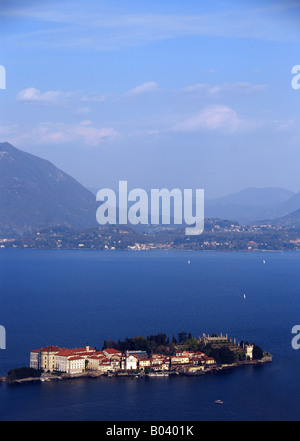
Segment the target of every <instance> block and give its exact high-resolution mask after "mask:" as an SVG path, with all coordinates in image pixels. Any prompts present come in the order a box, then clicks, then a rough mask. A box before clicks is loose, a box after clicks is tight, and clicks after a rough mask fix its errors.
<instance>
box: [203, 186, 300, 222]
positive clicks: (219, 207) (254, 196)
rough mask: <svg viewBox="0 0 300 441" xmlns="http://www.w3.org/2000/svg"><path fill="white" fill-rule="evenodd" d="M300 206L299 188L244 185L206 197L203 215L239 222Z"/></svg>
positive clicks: (276, 215) (277, 215)
mask: <svg viewBox="0 0 300 441" xmlns="http://www.w3.org/2000/svg"><path fill="white" fill-rule="evenodd" d="M298 209H300V192H299V193H293V192H291V191H289V190H285V189H284V188H273V187H270V188H247V189H245V190H242V191H239V192H237V193H233V194H230V195H229V196H225V197H222V198H218V199H213V200H206V201H205V217H207V218H221V219H233V220H236V221H238V222H240V223H241V224H251V223H254V222H255V223H258V222H259V221H260V220H265V219H269V220H272V219H277V218H280V217H283V216H286V215H288V214H290V213H291V212H293V211H296V210H298Z"/></svg>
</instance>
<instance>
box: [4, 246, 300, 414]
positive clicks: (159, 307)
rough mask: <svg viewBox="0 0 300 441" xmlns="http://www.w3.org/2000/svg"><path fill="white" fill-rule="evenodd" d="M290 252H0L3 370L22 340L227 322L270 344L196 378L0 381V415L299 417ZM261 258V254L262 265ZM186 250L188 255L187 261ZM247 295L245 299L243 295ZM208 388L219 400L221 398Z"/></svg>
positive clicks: (22, 360)
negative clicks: (265, 359) (260, 359)
mask: <svg viewBox="0 0 300 441" xmlns="http://www.w3.org/2000/svg"><path fill="white" fill-rule="evenodd" d="M299 258H300V254H299V253H226V252H224V253H222V252H220V253H219V252H178V251H172V252H171V251H168V252H167V251H153V252H127V251H83V250H80V251H61V250H60V251H57V250H49V251H47V250H1V251H0V300H1V303H0V324H1V325H3V326H5V328H6V346H7V349H6V350H0V375H6V373H7V371H8V370H9V369H12V368H15V367H21V366H26V365H27V366H28V365H29V352H30V350H31V349H35V348H39V347H43V346H47V345H50V344H51V345H58V346H62V347H81V346H85V345H86V344H89V345H90V346H93V347H97V348H99V349H101V348H102V345H103V341H104V340H105V339H112V340H118V339H124V338H125V337H134V336H137V335H142V336H147V335H150V334H156V333H160V332H163V333H166V334H167V335H168V336H169V337H170V338H172V336H173V335H175V336H177V334H178V332H181V331H186V332H191V333H192V334H193V335H194V336H201V335H202V334H203V332H204V333H206V334H212V333H214V332H216V333H220V332H223V333H224V334H225V333H228V335H229V336H230V337H232V338H236V339H237V341H240V340H247V341H250V342H255V343H256V344H257V345H258V346H260V347H262V348H263V349H264V350H266V351H269V352H271V353H272V354H273V357H274V358H273V362H272V363H268V364H266V365H264V366H245V367H242V368H238V369H235V370H232V371H230V372H228V373H224V372H223V373H219V374H214V375H205V376H200V377H174V378H173V377H172V378H145V379H138V378H101V379H84V380H82V379H78V380H71V381H62V382H50V383H40V382H38V383H37V384H26V385H9V384H4V383H3V384H1V385H0V420H85V421H92V420H100V421H137V420H140V421H202V420H225V421H226V420H228V421H229V420H235V421H237V420H257V421H258V420H299V419H300V350H299V351H297V350H294V349H293V348H292V346H291V340H292V338H293V335H292V333H291V329H292V327H293V326H294V325H297V324H300V273H299V270H300V260H299ZM263 259H264V260H265V261H266V263H265V264H263ZM188 260H190V264H188ZM244 293H245V294H246V299H244V297H243V294H244ZM216 399H221V400H223V402H224V404H223V405H222V406H218V405H216V404H215V400H216Z"/></svg>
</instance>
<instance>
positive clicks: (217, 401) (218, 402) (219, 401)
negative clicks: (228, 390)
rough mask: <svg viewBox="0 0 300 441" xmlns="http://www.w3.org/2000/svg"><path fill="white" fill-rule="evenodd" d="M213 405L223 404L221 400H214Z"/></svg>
mask: <svg viewBox="0 0 300 441" xmlns="http://www.w3.org/2000/svg"><path fill="white" fill-rule="evenodd" d="M215 403H216V404H223V401H222V400H216V401H215Z"/></svg>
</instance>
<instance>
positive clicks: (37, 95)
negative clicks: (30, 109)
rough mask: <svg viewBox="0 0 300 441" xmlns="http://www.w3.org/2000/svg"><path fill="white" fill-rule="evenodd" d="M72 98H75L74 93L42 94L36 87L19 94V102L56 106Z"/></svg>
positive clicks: (51, 92)
mask: <svg viewBox="0 0 300 441" xmlns="http://www.w3.org/2000/svg"><path fill="white" fill-rule="evenodd" d="M72 96H74V93H72V92H61V91H60V90H49V91H47V92H41V91H40V90H39V89H36V88H35V87H28V88H27V89H23V90H21V91H20V92H19V93H18V95H17V101H23V102H26V103H38V104H50V105H53V104H55V105H56V104H59V103H61V102H64V101H66V99H69V98H70V97H72Z"/></svg>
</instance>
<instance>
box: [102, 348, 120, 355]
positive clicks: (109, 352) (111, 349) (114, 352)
mask: <svg viewBox="0 0 300 441" xmlns="http://www.w3.org/2000/svg"><path fill="white" fill-rule="evenodd" d="M103 351H105V352H107V353H108V354H121V351H118V350H117V349H114V348H107V349H104V350H103Z"/></svg>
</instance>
